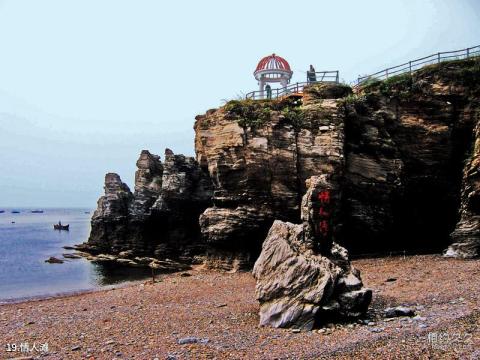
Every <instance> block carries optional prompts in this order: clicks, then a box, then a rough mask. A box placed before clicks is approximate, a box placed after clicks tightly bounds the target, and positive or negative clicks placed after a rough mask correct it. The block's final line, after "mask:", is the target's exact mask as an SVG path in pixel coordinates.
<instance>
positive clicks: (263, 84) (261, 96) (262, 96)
mask: <svg viewBox="0 0 480 360" xmlns="http://www.w3.org/2000/svg"><path fill="white" fill-rule="evenodd" d="M258 83H259V84H260V98H261V99H263V98H264V92H265V81H264V80H263V79H261V80H260V81H259V82H258Z"/></svg>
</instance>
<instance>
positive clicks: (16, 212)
mask: <svg viewBox="0 0 480 360" xmlns="http://www.w3.org/2000/svg"><path fill="white" fill-rule="evenodd" d="M12 214H20V211H18V210H13V211H12Z"/></svg>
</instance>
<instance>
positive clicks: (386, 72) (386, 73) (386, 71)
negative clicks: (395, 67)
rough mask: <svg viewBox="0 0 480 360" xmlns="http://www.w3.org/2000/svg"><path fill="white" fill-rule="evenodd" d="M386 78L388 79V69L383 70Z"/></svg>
mask: <svg viewBox="0 0 480 360" xmlns="http://www.w3.org/2000/svg"><path fill="white" fill-rule="evenodd" d="M385 75H386V78H387V79H388V69H386V70H385Z"/></svg>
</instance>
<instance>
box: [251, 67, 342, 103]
mask: <svg viewBox="0 0 480 360" xmlns="http://www.w3.org/2000/svg"><path fill="white" fill-rule="evenodd" d="M312 74H313V72H312ZM314 78H315V80H310V81H306V82H297V83H295V84H291V85H288V86H286V87H283V88H278V89H272V90H271V91H272V94H271V96H268V97H267V92H266V91H263V92H262V91H259V90H257V91H252V92H249V93H248V94H246V95H245V98H246V99H252V100H261V99H278V98H281V97H284V96H289V95H294V94H302V93H303V88H304V87H305V86H307V85H311V84H317V83H336V84H338V82H339V72H338V70H336V71H316V72H315V77H314Z"/></svg>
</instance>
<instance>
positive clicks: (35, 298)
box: [0, 278, 148, 308]
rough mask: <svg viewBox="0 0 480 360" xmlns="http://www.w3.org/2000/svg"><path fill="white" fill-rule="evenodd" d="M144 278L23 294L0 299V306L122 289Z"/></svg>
mask: <svg viewBox="0 0 480 360" xmlns="http://www.w3.org/2000/svg"><path fill="white" fill-rule="evenodd" d="M145 279H148V278H145ZM145 279H144V280H141V279H138V280H126V281H122V282H121V283H118V284H114V285H105V286H100V287H97V288H93V289H85V290H72V291H65V292H58V293H54V294H50V295H48V294H46V295H33V296H23V297H19V298H14V299H6V300H2V299H0V308H1V307H2V306H4V305H15V304H25V303H31V302H32V303H33V302H40V301H45V300H55V299H62V298H69V297H75V296H81V295H85V294H92V293H97V292H102V291H111V290H116V289H123V288H126V287H130V286H135V285H137V283H144V282H145Z"/></svg>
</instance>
